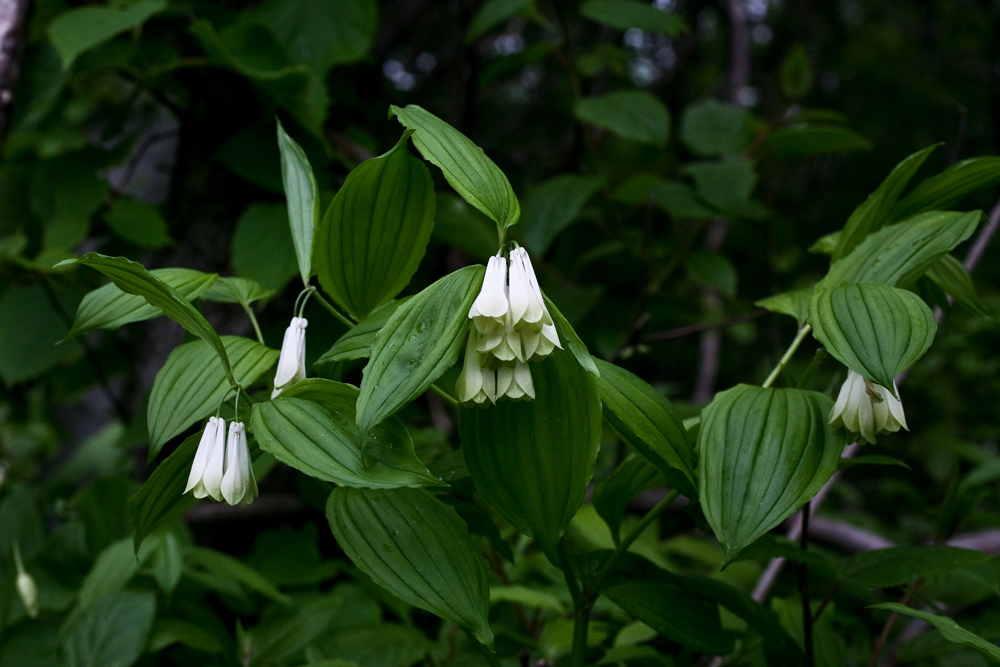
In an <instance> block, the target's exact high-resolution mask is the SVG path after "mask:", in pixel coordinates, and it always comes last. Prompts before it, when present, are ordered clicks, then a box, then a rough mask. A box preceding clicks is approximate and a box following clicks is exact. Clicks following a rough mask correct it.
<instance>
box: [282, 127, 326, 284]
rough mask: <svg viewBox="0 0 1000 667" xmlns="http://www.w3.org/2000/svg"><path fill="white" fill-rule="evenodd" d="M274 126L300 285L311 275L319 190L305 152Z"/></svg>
mask: <svg viewBox="0 0 1000 667" xmlns="http://www.w3.org/2000/svg"><path fill="white" fill-rule="evenodd" d="M277 123H278V149H279V150H280V151H281V180H282V183H284V186H285V199H286V200H287V203H288V224H289V225H290V227H291V230H292V243H293V244H294V245H295V257H296V259H298V262H299V275H301V276H302V284H303V285H308V284H309V276H311V275H312V248H313V233H314V232H315V229H316V226H317V225H318V224H319V188H318V187H317V186H316V177H315V176H314V175H313V170H312V166H311V165H310V164H309V158H308V157H306V152H305V151H304V150H302V147H301V146H299V144H298V143H296V141H295V140H294V139H292V138H291V137H290V136H288V134H287V133H286V132H285V128H283V127H282V126H281V121H280V120H279V121H277Z"/></svg>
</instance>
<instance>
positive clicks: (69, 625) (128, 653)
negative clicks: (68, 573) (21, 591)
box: [59, 591, 156, 667]
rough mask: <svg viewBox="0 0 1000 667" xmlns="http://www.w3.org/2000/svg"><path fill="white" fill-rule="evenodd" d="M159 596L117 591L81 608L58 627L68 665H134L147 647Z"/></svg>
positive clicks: (65, 663)
mask: <svg viewBox="0 0 1000 667" xmlns="http://www.w3.org/2000/svg"><path fill="white" fill-rule="evenodd" d="M155 615H156V595H155V594H154V593H150V592H146V591H117V592H114V593H110V594H109V595H106V596H104V597H103V598H101V599H100V600H98V601H97V602H95V603H94V604H91V605H89V606H87V607H82V608H78V609H77V610H75V611H74V613H72V614H70V615H69V617H67V619H66V621H65V622H64V623H63V625H62V627H61V628H60V629H59V635H60V643H61V645H62V654H63V663H62V664H64V665H65V667H98V665H114V666H115V667H132V665H134V664H135V663H136V661H137V660H138V659H139V656H140V655H141V654H142V650H143V648H144V647H145V646H146V638H147V637H148V636H149V632H150V630H151V629H152V627H153V618H154V617H155Z"/></svg>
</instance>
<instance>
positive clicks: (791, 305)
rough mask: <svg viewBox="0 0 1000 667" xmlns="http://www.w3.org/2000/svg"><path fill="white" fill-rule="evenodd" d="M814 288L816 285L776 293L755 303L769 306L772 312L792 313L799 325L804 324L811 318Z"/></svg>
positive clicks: (765, 306) (760, 305) (763, 306)
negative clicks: (810, 307)
mask: <svg viewBox="0 0 1000 667" xmlns="http://www.w3.org/2000/svg"><path fill="white" fill-rule="evenodd" d="M814 289H815V287H807V288H805V289H800V290H795V291H794V292H783V293H782V294H775V295H774V296H769V297H767V298H766V299H761V300H760V301H755V302H754V304H753V305H755V306H759V307H761V308H767V309H768V310H770V311H771V312H772V313H781V314H783V315H791V316H792V317H794V318H795V320H796V321H797V322H798V323H799V326H802V325H803V324H805V322H806V320H807V319H808V318H809V303H810V302H811V301H812V296H813V290H814Z"/></svg>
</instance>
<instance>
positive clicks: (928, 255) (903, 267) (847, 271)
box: [820, 211, 982, 288]
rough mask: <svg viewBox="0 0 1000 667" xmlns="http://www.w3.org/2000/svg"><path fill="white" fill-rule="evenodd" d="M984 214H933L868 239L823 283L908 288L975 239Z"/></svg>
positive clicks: (911, 219)
mask: <svg viewBox="0 0 1000 667" xmlns="http://www.w3.org/2000/svg"><path fill="white" fill-rule="evenodd" d="M980 218H982V214H981V213H980V212H979V211H972V212H971V213H955V212H951V211H949V212H940V211H931V212H930V213H923V214H921V215H918V216H916V217H913V218H910V219H909V220H907V221H905V222H900V223H897V224H895V225H890V226H888V227H885V228H883V229H880V230H879V231H877V232H875V233H874V234H871V235H870V236H868V237H867V238H866V239H865V240H864V241H862V242H861V243H860V244H858V246H857V247H856V248H855V249H854V250H853V251H852V252H851V254H850V255H848V256H847V257H845V258H843V259H841V260H839V261H836V262H834V263H833V265H832V266H831V267H830V271H829V273H827V275H826V277H824V278H823V280H822V281H820V285H822V286H824V287H828V288H832V287H840V286H842V285H849V284H851V283H884V284H886V285H892V286H894V287H895V286H900V287H906V286H907V285H909V284H910V283H911V282H912V281H914V280H916V279H917V278H919V277H920V276H921V275H923V274H924V272H926V271H927V269H929V268H931V266H933V265H934V264H935V263H936V262H937V261H938V260H939V259H941V258H942V257H944V256H945V254H947V253H948V252H950V251H951V250H952V249H953V248H954V247H955V246H957V245H958V244H959V243H961V242H962V241H964V240H965V239H967V238H969V237H970V236H972V232H973V231H975V229H976V225H978V224H979V220H980Z"/></svg>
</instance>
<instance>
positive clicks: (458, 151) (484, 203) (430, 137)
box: [389, 104, 521, 229]
mask: <svg viewBox="0 0 1000 667" xmlns="http://www.w3.org/2000/svg"><path fill="white" fill-rule="evenodd" d="M389 113H390V115H395V116H396V118H397V119H398V120H399V122H400V123H402V125H403V126H404V127H406V128H407V129H410V130H414V133H413V136H412V139H413V145H414V146H416V147H417V150H418V151H420V154H421V155H422V156H423V157H424V159H425V160H427V161H428V162H430V163H432V164H434V165H436V166H437V167H438V168H439V169H441V172H442V173H443V174H444V177H445V180H447V181H448V183H449V184H450V185H451V187H453V188H454V189H455V192H457V193H458V194H459V195H461V196H462V199H464V200H465V201H467V202H469V203H470V204H472V205H473V206H475V207H476V208H478V209H479V210H480V211H482V212H483V213H484V214H486V216H487V217H489V218H490V219H492V220H493V221H494V222H496V223H497V225H499V226H500V228H501V229H506V228H508V227H510V226H511V225H515V224H517V221H518V219H519V218H520V217H521V205H520V204H519V203H518V202H517V197H516V196H514V190H513V189H512V188H511V187H510V181H508V180H507V177H506V176H505V175H504V173H503V172H502V171H500V168H499V167H497V166H496V164H495V163H494V162H493V160H491V159H489V158H488V157H486V154H485V153H484V152H483V149H482V148H480V147H479V146H477V145H476V144H474V143H472V141H470V140H469V139H468V137H466V136H465V135H464V134H462V133H461V132H459V131H458V130H456V129H455V128H453V127H452V126H451V125H449V124H448V123H446V122H444V121H443V120H441V119H440V118H438V117H437V116H435V115H433V114H431V113H429V112H427V111H424V110H423V109H422V108H420V107H418V106H417V105H416V104H410V105H408V106H406V107H405V108H402V109H401V108H399V107H397V106H395V105H393V106H392V107H390V112H389Z"/></svg>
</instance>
